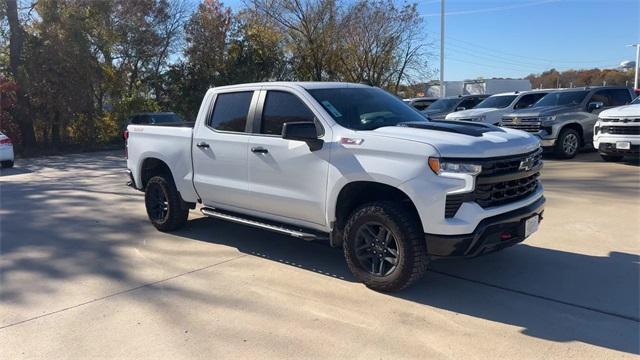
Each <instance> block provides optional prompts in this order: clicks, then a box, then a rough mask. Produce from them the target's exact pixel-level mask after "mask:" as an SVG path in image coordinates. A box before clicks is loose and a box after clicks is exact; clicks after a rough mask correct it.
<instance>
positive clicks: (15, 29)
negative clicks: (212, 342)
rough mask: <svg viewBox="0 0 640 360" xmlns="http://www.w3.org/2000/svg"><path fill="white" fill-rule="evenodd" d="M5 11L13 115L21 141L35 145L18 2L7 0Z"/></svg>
mask: <svg viewBox="0 0 640 360" xmlns="http://www.w3.org/2000/svg"><path fill="white" fill-rule="evenodd" d="M6 13H7V19H8V22H9V32H10V40H9V69H10V71H11V74H12V75H13V78H14V79H15V81H16V84H17V88H16V107H15V116H14V118H15V119H17V123H18V126H19V127H20V131H21V133H22V141H23V143H24V145H25V146H33V145H35V142H36V138H35V133H34V131H33V121H32V120H31V117H29V116H28V115H27V109H28V108H29V99H28V98H27V96H26V94H25V92H24V88H25V87H26V86H25V85H26V84H25V80H24V76H22V73H21V71H22V65H23V57H22V56H23V54H22V49H23V48H24V43H25V38H26V33H25V30H24V28H23V26H22V24H21V23H20V19H19V17H18V4H17V1H16V0H7V2H6Z"/></svg>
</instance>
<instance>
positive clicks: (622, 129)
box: [593, 97, 640, 161]
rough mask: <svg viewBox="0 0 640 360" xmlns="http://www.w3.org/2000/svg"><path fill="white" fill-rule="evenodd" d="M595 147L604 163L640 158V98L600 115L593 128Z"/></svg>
mask: <svg viewBox="0 0 640 360" xmlns="http://www.w3.org/2000/svg"><path fill="white" fill-rule="evenodd" d="M593 147H594V148H596V149H598V152H599V153H600V156H601V157H602V159H603V160H604V161H620V160H622V158H623V157H624V156H625V155H626V156H634V157H636V158H637V157H639V156H640V97H637V98H636V99H635V100H634V101H633V102H632V103H631V104H630V105H624V106H619V107H615V108H613V109H609V110H605V111H603V112H601V113H600V115H599V116H598V121H597V122H596V124H595V126H594V128H593Z"/></svg>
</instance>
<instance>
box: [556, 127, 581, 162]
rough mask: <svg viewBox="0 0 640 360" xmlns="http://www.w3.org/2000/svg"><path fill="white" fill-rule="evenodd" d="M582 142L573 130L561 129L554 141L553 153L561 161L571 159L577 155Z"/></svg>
mask: <svg viewBox="0 0 640 360" xmlns="http://www.w3.org/2000/svg"><path fill="white" fill-rule="evenodd" d="M581 143H582V140H581V138H580V134H578V132H577V131H575V130H574V129H562V131H560V135H559V136H558V140H557V141H556V145H555V149H554V152H555V154H556V156H558V157H560V158H563V159H572V158H574V157H575V156H576V154H577V153H578V150H579V149H580V144H581Z"/></svg>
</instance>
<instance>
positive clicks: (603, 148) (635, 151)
mask: <svg viewBox="0 0 640 360" xmlns="http://www.w3.org/2000/svg"><path fill="white" fill-rule="evenodd" d="M618 142H629V143H630V144H631V147H630V149H618V148H617V147H616V143H618ZM593 147H594V148H596V149H598V152H600V153H601V154H605V155H640V136H629V135H609V134H603V135H598V136H596V137H594V139H593Z"/></svg>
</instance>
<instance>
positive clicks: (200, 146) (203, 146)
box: [196, 141, 209, 149]
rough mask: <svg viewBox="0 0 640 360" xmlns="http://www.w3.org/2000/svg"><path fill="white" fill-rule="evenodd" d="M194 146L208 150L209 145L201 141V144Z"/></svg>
mask: <svg viewBox="0 0 640 360" xmlns="http://www.w3.org/2000/svg"><path fill="white" fill-rule="evenodd" d="M196 146H197V147H199V148H201V149H208V148H209V144H207V143H206V142H204V141H201V142H199V143H197V144H196Z"/></svg>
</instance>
